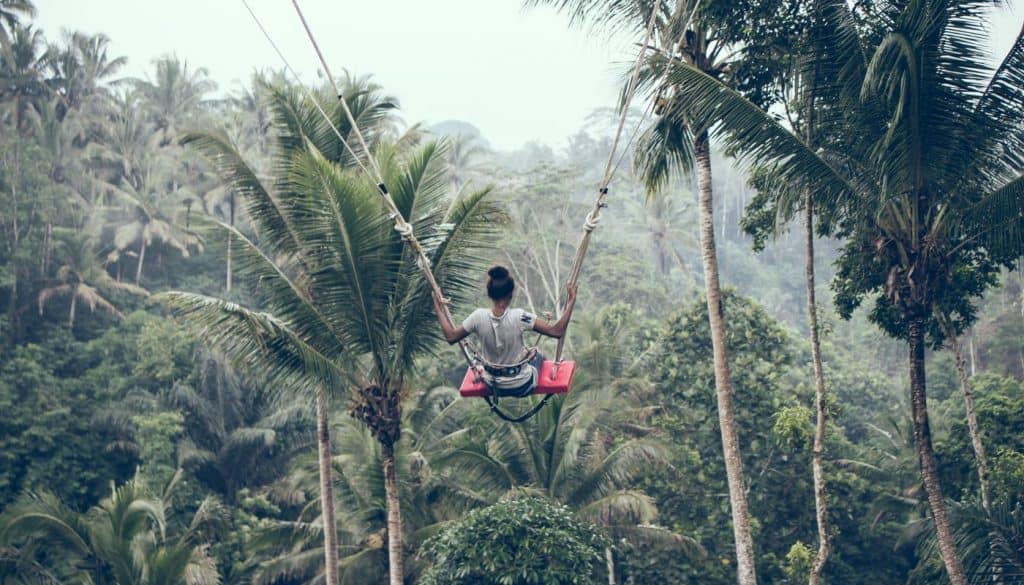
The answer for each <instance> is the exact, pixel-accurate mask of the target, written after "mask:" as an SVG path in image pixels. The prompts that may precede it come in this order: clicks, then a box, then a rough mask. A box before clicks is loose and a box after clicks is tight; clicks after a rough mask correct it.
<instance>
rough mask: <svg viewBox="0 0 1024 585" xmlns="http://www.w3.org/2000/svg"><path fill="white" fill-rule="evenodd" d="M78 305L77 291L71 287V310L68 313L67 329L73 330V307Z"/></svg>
mask: <svg viewBox="0 0 1024 585" xmlns="http://www.w3.org/2000/svg"><path fill="white" fill-rule="evenodd" d="M77 305H78V291H77V290H76V289H74V288H72V289H71V311H70V312H69V313H68V331H74V330H75V308H76V307H77Z"/></svg>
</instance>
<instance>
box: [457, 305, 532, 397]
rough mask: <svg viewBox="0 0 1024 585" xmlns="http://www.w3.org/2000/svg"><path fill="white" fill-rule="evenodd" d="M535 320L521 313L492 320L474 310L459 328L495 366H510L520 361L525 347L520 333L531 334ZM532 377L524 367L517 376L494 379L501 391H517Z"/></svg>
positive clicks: (487, 312) (512, 312)
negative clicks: (526, 332) (511, 389)
mask: <svg viewBox="0 0 1024 585" xmlns="http://www.w3.org/2000/svg"><path fill="white" fill-rule="evenodd" d="M536 320H537V316H536V315H534V314H533V313H530V312H528V311H524V310H523V309H507V310H506V311H505V313H504V314H503V315H502V316H501V317H495V316H494V315H493V314H492V313H491V310H490V309H477V310H475V311H473V312H472V313H470V314H469V316H468V317H466V320H465V321H463V322H462V328H463V329H465V330H466V331H468V332H469V333H472V334H473V335H475V336H476V339H477V341H478V342H479V343H480V353H482V354H483V356H484V358H485V359H486V360H487V361H489V362H491V363H492V364H496V365H510V364H515V363H518V362H519V360H521V359H523V357H524V352H525V351H526V344H525V343H524V342H523V332H524V331H531V330H532V329H533V324H534V322H535V321H536ZM533 375H534V372H533V368H532V367H529V366H524V367H523V369H522V370H521V371H520V372H519V374H518V375H516V376H512V377H501V378H500V379H498V378H496V379H495V381H494V382H495V385H496V386H498V387H501V388H516V387H519V386H522V385H523V384H526V383H527V382H528V381H529V380H530V378H531V377H532V376H533Z"/></svg>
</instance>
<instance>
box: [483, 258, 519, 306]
mask: <svg viewBox="0 0 1024 585" xmlns="http://www.w3.org/2000/svg"><path fill="white" fill-rule="evenodd" d="M487 276H488V278H487V296H489V297H490V298H491V299H492V300H495V301H500V300H504V299H507V298H509V297H511V296H512V293H513V292H514V291H515V290H516V281H515V280H514V279H513V278H512V276H511V275H510V274H509V273H508V268H505V267H504V266H495V267H494V268H491V269H490V270H488V271H487Z"/></svg>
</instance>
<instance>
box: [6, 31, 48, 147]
mask: <svg viewBox="0 0 1024 585" xmlns="http://www.w3.org/2000/svg"><path fill="white" fill-rule="evenodd" d="M51 57H52V53H51V51H50V50H49V49H47V47H46V44H45V41H44V40H43V33H42V31H40V30H39V29H35V28H33V27H32V25H25V26H20V25H19V26H17V27H15V28H13V29H12V31H11V40H10V42H7V43H4V44H3V46H2V47H0V103H3V104H4V110H3V112H2V113H0V118H2V120H3V121H5V122H7V123H9V124H11V126H12V127H13V128H14V129H15V131H16V132H18V133H20V134H22V135H27V134H28V133H29V132H30V131H31V124H30V117H29V113H30V111H32V110H33V109H34V108H35V107H36V105H37V104H38V103H40V102H42V101H44V100H47V99H49V97H50V91H51V90H50V88H49V86H48V85H47V80H46V77H45V70H46V67H47V64H48V63H49V61H50V59H51Z"/></svg>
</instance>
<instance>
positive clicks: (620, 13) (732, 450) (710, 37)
mask: <svg viewBox="0 0 1024 585" xmlns="http://www.w3.org/2000/svg"><path fill="white" fill-rule="evenodd" d="M529 3H530V4H553V5H555V6H556V7H557V8H559V9H560V10H562V11H565V12H568V13H570V15H571V17H572V18H573V19H574V20H578V21H581V22H589V23H591V24H594V25H597V26H598V27H599V28H601V29H605V30H607V29H608V28H611V29H613V30H614V29H616V28H625V29H629V30H637V29H639V30H643V27H644V25H645V23H647V22H649V21H650V19H651V17H652V12H653V13H654V15H655V18H656V20H655V22H654V24H655V26H654V29H653V31H654V32H653V37H652V42H653V45H654V46H655V49H656V51H655V53H656V54H658V55H669V56H672V57H673V58H676V59H679V60H682V61H685V62H686V63H688V64H690V65H691V66H692V67H694V68H695V69H698V70H700V71H702V72H704V73H705V75H708V76H710V77H712V78H714V79H724V78H726V76H727V74H728V71H729V70H730V63H729V59H730V58H731V53H730V50H729V47H730V45H729V42H728V41H729V40H730V37H729V36H728V35H722V34H719V33H720V32H721V31H720V27H718V26H717V24H716V23H717V22H718V20H716V18H717V19H721V15H720V14H718V13H719V12H721V11H722V10H723V9H726V8H728V7H729V3H721V2H704V1H700V0H685V1H680V2H677V3H675V4H674V5H672V4H670V3H666V2H661V1H658V2H646V1H636V2H615V1H606V0H555V1H545V0H531V1H530V2H529ZM647 66H648V67H649V64H648V65H647ZM645 77H647V82H648V83H650V84H652V85H654V86H655V87H656V88H657V90H656V94H655V96H654V98H653V99H654V103H653V104H652V107H653V109H654V113H655V115H656V118H655V120H654V121H653V123H652V124H651V126H650V128H649V129H647V130H646V131H645V132H644V134H643V136H641V137H640V139H639V141H638V145H637V147H636V149H637V152H636V155H635V164H636V165H637V166H638V167H639V169H640V174H641V176H642V177H643V179H644V182H645V183H646V184H647V187H648V190H649V191H650V192H651V193H655V194H657V193H661V192H663V191H665V190H666V189H667V188H669V187H670V186H671V179H672V177H674V176H676V175H679V174H683V173H689V172H691V171H692V172H693V174H695V175H696V178H697V195H698V197H697V200H698V217H699V220H700V221H699V223H700V231H699V233H700V246H701V258H702V262H703V268H704V287H705V297H706V299H707V303H708V319H709V322H710V325H711V332H712V335H711V339H712V348H713V358H714V363H715V388H716V394H717V398H718V417H719V428H720V429H721V434H722V448H723V451H724V455H725V470H726V476H727V478H728V486H729V502H730V504H731V509H732V520H733V531H734V538H735V542H736V558H737V573H738V578H739V583H740V585H754V584H755V583H757V575H756V570H755V566H754V544H753V538H752V536H751V529H750V514H749V512H748V506H747V497H746V485H745V482H744V476H743V462H742V459H741V457H740V445H739V437H738V434H737V431H736V421H735V414H734V408H733V404H732V396H733V389H732V376H731V374H730V372H729V357H728V349H727V347H726V344H725V339H726V323H725V317H724V312H723V310H722V293H721V287H720V284H719V276H718V272H719V269H718V255H717V251H716V248H715V226H714V193H713V191H712V173H711V137H710V127H709V126H708V125H706V124H702V123H700V121H699V120H697V119H693V118H688V117H687V116H686V115H685V114H682V112H683V111H684V110H685V106H686V102H685V100H683V99H681V98H680V91H679V88H678V87H676V84H675V83H674V82H672V81H671V80H668V79H664V78H661V77H659V76H658V75H657V74H656V70H655V69H654V68H651V70H650V71H648V72H647V73H646V74H645Z"/></svg>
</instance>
